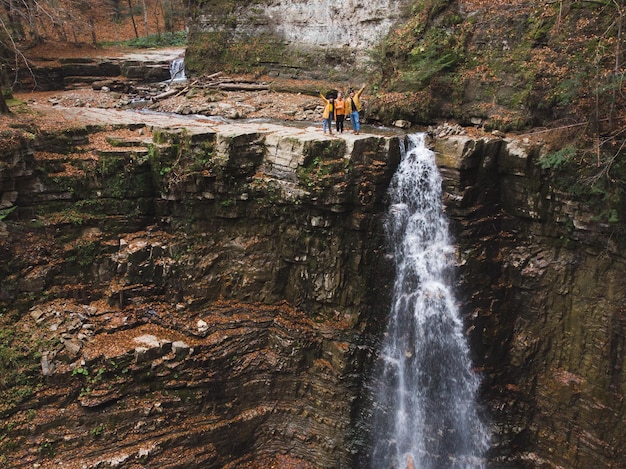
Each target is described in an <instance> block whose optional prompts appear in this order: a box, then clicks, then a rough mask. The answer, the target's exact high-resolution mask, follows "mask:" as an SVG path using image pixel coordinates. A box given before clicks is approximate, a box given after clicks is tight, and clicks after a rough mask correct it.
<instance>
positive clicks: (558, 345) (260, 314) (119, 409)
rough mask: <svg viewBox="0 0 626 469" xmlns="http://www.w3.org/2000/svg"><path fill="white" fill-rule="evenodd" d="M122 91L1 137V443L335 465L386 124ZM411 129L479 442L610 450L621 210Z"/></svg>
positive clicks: (348, 431) (616, 415)
mask: <svg viewBox="0 0 626 469" xmlns="http://www.w3.org/2000/svg"><path fill="white" fill-rule="evenodd" d="M134 116H135V119H138V120H137V121H136V122H135V123H133V124H124V125H121V124H117V125H115V126H113V127H107V126H88V127H86V128H82V129H75V130H68V131H66V132H61V133H54V134H48V135H44V134H42V135H38V136H33V138H30V139H29V138H26V139H23V140H20V141H19V142H17V143H16V144H15V145H14V146H13V147H12V149H11V151H9V152H8V153H7V155H10V157H7V158H5V160H3V162H4V164H3V166H2V170H1V171H2V172H1V176H0V181H1V184H0V190H1V192H2V200H3V203H2V208H1V210H2V212H0V214H2V217H3V218H4V221H3V222H1V223H0V226H1V229H0V234H1V237H0V255H1V257H2V262H1V263H0V300H1V301H2V303H1V305H2V328H3V329H2V339H3V341H2V343H1V346H2V348H1V349H0V351H1V352H2V354H3V357H5V358H7V360H5V361H3V363H5V368H4V370H3V377H2V386H3V389H5V390H7V392H6V393H4V396H3V400H2V409H1V411H2V415H3V419H2V420H3V424H2V425H3V427H2V440H0V448H1V450H2V458H3V463H6V464H8V465H9V466H10V467H33V465H34V464H38V465H39V466H38V467H63V465H65V466H66V467H72V466H77V467H109V466H111V467H172V468H173V467H290V465H293V466H295V465H297V464H300V466H298V467H316V468H319V467H328V468H336V467H354V461H355V460H356V456H355V455H356V454H358V453H359V452H360V451H361V450H362V449H363V446H364V445H365V444H366V439H365V435H366V432H365V430H366V427H367V422H365V423H364V422H363V419H362V415H365V414H366V413H367V409H365V408H364V407H363V401H362V398H363V397H364V396H365V394H366V381H367V376H368V366H369V364H370V363H371V359H372V355H373V354H374V353H375V351H376V344H377V339H378V337H380V334H382V333H383V330H384V325H385V317H386V314H387V311H388V301H389V298H388V292H389V287H390V282H392V280H393V279H392V278H391V276H392V272H393V270H392V269H389V265H388V263H389V262H390V260H389V259H387V258H386V256H385V253H386V252H387V250H386V248H385V245H384V240H383V236H382V229H381V225H382V221H383V217H384V212H385V191H386V188H387V185H388V183H389V180H390V178H391V176H392V174H393V172H394V170H395V167H396V166H397V163H398V160H399V141H400V138H401V137H400V136H389V135H388V136H383V135H367V134H362V135H359V136H353V135H348V136H345V137H341V138H337V139H331V138H326V137H323V136H321V135H320V134H319V133H317V134H316V133H315V132H310V131H308V130H307V129H299V128H297V127H284V126H276V125H272V124H264V123H261V124H254V123H241V124H238V125H229V124H221V125H217V124H209V123H208V122H203V123H199V122H195V123H194V122H193V121H182V120H181V121H180V122H179V121H178V120H177V119H175V118H171V119H170V124H171V125H170V127H169V128H166V127H158V126H154V125H150V126H146V125H144V124H141V123H140V121H141V119H144V121H145V120H147V119H148V116H140V115H134ZM108 119H109V120H110V116H109V117H108ZM432 145H433V147H434V149H435V150H436V153H437V158H438V164H439V166H440V168H441V171H442V173H443V176H444V185H445V194H446V196H445V200H444V203H445V205H446V208H447V212H448V214H449V216H450V218H451V220H452V227H453V231H454V234H455V236H456V238H457V241H458V246H459V253H458V254H459V264H460V265H459V274H460V276H459V286H460V291H459V295H458V296H459V299H460V300H461V302H462V309H463V311H464V313H465V315H466V317H467V324H468V336H469V337H470V339H471V343H472V350H473V353H474V362H475V364H476V367H477V370H478V371H480V372H481V373H482V374H483V393H482V395H483V402H484V405H485V410H486V412H487V413H488V414H489V416H490V419H491V421H492V422H493V428H494V434H493V450H492V454H491V455H490V461H491V463H490V466H492V467H503V466H505V467H559V466H560V467H576V468H586V467H619V465H620V464H621V461H622V460H624V457H625V455H624V449H623V447H622V445H621V441H623V439H624V437H625V436H626V435H624V426H623V420H624V409H623V405H622V396H623V394H624V384H625V383H624V375H623V373H622V369H623V367H624V313H625V311H624V305H625V304H626V302H625V301H624V300H625V293H624V292H626V288H625V287H626V285H624V283H625V282H626V280H625V279H624V276H623V272H624V266H625V259H624V256H623V254H622V253H623V252H624V247H625V246H624V231H623V224H619V223H615V222H610V221H608V220H607V219H606V218H603V217H602V216H601V213H600V212H597V213H592V212H590V211H589V210H590V209H589V208H588V207H593V205H592V204H590V200H589V198H584V200H582V199H581V200H577V199H576V198H575V197H574V196H572V195H566V194H564V193H563V192H561V191H559V190H558V189H557V188H556V187H554V186H551V185H550V182H549V181H552V180H553V179H548V178H546V177H545V176H546V175H545V174H543V173H542V170H540V168H539V167H538V166H537V165H536V162H537V160H538V158H540V156H541V148H540V147H539V146H537V145H534V144H532V143H530V142H524V141H522V140H519V141H518V140H508V139H503V138H469V137H467V136H448V137H437V138H435V139H434V140H433V141H432ZM5 217H6V218H5ZM16 370H17V371H18V372H19V373H16ZM307 464H308V466H307Z"/></svg>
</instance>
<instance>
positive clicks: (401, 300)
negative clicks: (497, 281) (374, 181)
mask: <svg viewBox="0 0 626 469" xmlns="http://www.w3.org/2000/svg"><path fill="white" fill-rule="evenodd" d="M389 191H390V192H389V196H390V208H389V213H388V218H387V222H386V232H387V240H388V243H389V245H390V248H391V249H392V251H393V255H394V261H395V266H396V279H395V284H394V291H393V299H392V306H391V311H390V314H389V323H388V325H387V330H386V334H385V337H384V339H383V346H382V349H381V351H380V355H379V357H378V361H377V368H376V370H377V371H376V375H375V376H374V385H373V420H372V438H371V445H370V457H369V459H370V467H371V468H372V469H389V468H394V469H405V468H407V467H415V468H416V469H429V468H432V469H441V468H477V467H483V461H482V457H483V453H484V452H485V450H486V449H487V446H488V443H489V437H488V431H487V429H486V427H485V425H484V424H483V422H482V421H481V418H480V416H479V412H478V409H477V404H476V395H477V390H478V386H479V379H478V377H477V376H476V375H475V374H474V373H473V371H472V365H471V362H470V358H469V348H468V345H467V343H466V339H465V337H464V334H463V322H462V319H461V317H460V315H459V311H458V308H457V304H456V300H455V296H454V291H453V286H452V284H453V274H454V269H455V249H454V246H453V244H452V241H451V239H450V236H449V233H448V222H447V219H446V217H445V215H444V213H443V208H442V202H441V177H440V175H439V171H438V168H437V166H436V164H435V159H434V154H433V152H432V151H430V150H429V149H427V148H426V146H425V142H424V135H423V134H416V135H410V136H409V137H408V144H407V145H406V148H405V147H404V145H403V148H402V161H401V163H400V166H399V168H398V170H397V172H396V174H395V175H394V178H393V180H392V183H391V186H390V189H389ZM411 464H414V466H412V465H411Z"/></svg>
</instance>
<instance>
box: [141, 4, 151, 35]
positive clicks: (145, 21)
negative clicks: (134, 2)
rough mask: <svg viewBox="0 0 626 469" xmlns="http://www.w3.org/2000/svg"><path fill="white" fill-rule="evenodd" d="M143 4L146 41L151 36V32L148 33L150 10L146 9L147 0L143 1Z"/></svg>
mask: <svg viewBox="0 0 626 469" xmlns="http://www.w3.org/2000/svg"><path fill="white" fill-rule="evenodd" d="M142 2H143V22H144V24H145V25H146V39H148V36H150V32H149V31H148V9H147V8H146V0H142Z"/></svg>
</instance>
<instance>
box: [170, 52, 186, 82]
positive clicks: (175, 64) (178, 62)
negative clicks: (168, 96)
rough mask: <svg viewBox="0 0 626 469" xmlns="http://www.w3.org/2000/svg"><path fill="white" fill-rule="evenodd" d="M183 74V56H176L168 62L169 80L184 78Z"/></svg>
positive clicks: (181, 79)
mask: <svg viewBox="0 0 626 469" xmlns="http://www.w3.org/2000/svg"><path fill="white" fill-rule="evenodd" d="M186 79H187V77H186V76H185V58H184V57H178V58H176V59H174V60H172V61H171V62H170V81H183V80H186Z"/></svg>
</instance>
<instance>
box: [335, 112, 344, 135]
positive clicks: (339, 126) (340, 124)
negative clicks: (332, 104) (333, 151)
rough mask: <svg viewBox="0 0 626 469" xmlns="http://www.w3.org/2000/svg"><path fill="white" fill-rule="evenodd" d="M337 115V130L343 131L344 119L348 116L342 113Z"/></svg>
mask: <svg viewBox="0 0 626 469" xmlns="http://www.w3.org/2000/svg"><path fill="white" fill-rule="evenodd" d="M335 117H336V119H337V132H343V120H344V119H345V117H346V116H344V115H342V114H337V116H335Z"/></svg>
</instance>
